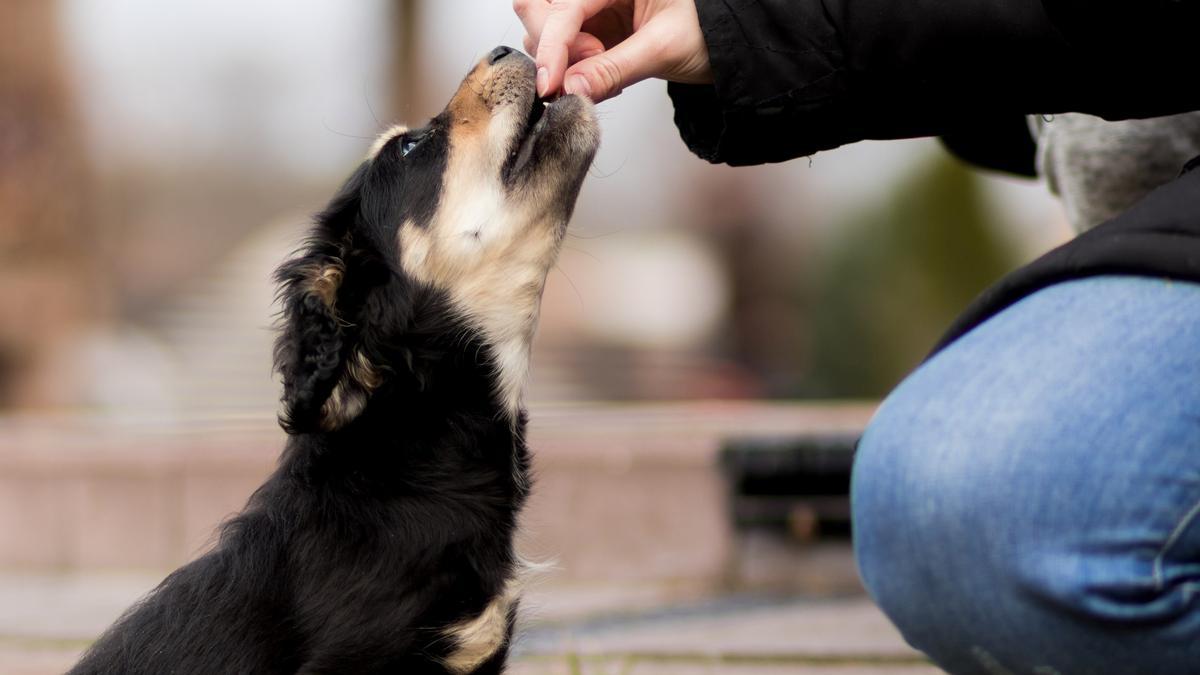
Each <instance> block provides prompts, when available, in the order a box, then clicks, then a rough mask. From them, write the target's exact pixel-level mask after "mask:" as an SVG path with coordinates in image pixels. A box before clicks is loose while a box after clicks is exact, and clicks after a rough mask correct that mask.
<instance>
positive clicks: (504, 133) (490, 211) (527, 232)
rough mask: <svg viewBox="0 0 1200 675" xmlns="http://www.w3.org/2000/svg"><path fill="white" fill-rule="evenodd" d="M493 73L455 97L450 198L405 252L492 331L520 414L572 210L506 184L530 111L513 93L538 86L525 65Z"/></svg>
mask: <svg viewBox="0 0 1200 675" xmlns="http://www.w3.org/2000/svg"><path fill="white" fill-rule="evenodd" d="M487 72H489V71H488V69H486V68H482V67H480V68H477V69H476V70H475V71H474V72H472V74H471V75H469V76H468V77H467V79H466V80H464V82H463V85H462V86H461V87H460V88H459V91H458V93H457V94H455V96H454V99H453V100H452V101H451V102H450V105H449V107H448V110H449V111H450V113H451V115H450V129H449V137H450V154H449V157H448V158H447V167H446V174H445V179H444V183H443V194H442V200H441V204H442V206H441V208H440V209H439V211H438V213H437V214H436V215H435V217H434V219H433V221H432V222H431V223H428V224H422V225H420V226H418V225H417V224H415V223H406V224H405V225H404V226H403V227H402V228H401V231H400V250H401V256H402V262H403V265H404V268H405V270H407V271H408V272H409V273H410V274H412V275H413V276H415V277H416V278H417V279H419V280H421V281H424V282H426V283H429V284H430V285H433V286H435V287H438V288H443V289H445V290H447V291H448V292H449V293H450V296H451V298H452V299H453V301H454V304H455V306H456V307H457V308H458V310H459V311H461V312H462V313H463V315H464V316H465V317H466V318H467V319H468V320H470V321H472V322H473V323H475V324H476V325H477V326H478V327H479V328H480V329H481V330H482V332H483V333H484V335H486V336H487V338H488V340H489V342H490V343H491V344H492V347H493V353H494V357H495V361H496V363H495V365H496V369H497V372H498V375H499V385H498V389H499V391H498V394H499V396H500V398H501V399H502V400H503V401H504V403H505V406H506V407H507V408H508V409H509V411H510V412H511V413H513V415H514V417H515V415H516V412H517V410H518V409H519V408H520V398H521V390H522V388H523V386H524V381H525V379H526V375H527V372H528V364H529V348H530V343H531V341H532V339H533V333H534V330H535V328H536V326H537V319H538V311H539V306H540V303H541V295H542V289H543V288H544V286H545V282H546V275H547V274H548V272H549V270H550V268H551V266H552V265H553V264H554V260H555V259H556V257H557V255H558V249H559V243H560V242H559V232H560V231H561V229H562V226H563V225H564V223H563V222H562V220H563V218H565V217H566V214H561V215H552V214H551V213H548V212H547V211H548V209H547V206H546V204H545V203H544V201H548V200H539V199H537V197H540V196H541V195H523V196H522V198H520V199H516V198H514V195H513V194H511V192H510V191H507V190H506V189H505V187H504V185H503V184H502V183H501V178H500V167H501V165H503V163H504V161H505V159H506V158H507V153H508V151H509V150H510V148H511V139H512V137H513V134H514V133H515V132H516V130H517V128H518V126H520V125H523V124H524V121H525V116H526V115H527V110H525V109H522V108H520V107H519V106H514V105H506V104H507V103H510V102H511V100H512V99H513V97H514V95H513V94H511V93H507V92H511V90H513V88H514V87H520V86H532V85H531V84H528V83H523V82H524V81H522V80H520V79H517V75H518V74H517V73H509V74H508V75H494V74H493V75H489V76H487V77H485V76H484V73H487ZM550 178H551V179H554V180H561V179H560V178H559V177H558V176H552V177H550ZM529 197H534V198H532V199H530V198H529Z"/></svg>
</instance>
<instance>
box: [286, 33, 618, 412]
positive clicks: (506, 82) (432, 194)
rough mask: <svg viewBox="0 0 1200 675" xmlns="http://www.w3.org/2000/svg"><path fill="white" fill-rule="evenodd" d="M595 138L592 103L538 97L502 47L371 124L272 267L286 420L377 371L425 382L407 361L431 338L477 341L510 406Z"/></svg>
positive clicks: (416, 361)
mask: <svg viewBox="0 0 1200 675" xmlns="http://www.w3.org/2000/svg"><path fill="white" fill-rule="evenodd" d="M598 143H599V131H598V127H597V124H596V119H595V115H594V112H593V110H592V106H591V104H590V103H589V102H587V101H586V100H584V99H580V98H577V97H574V96H565V97H563V98H560V99H558V100H557V101H554V102H553V103H550V104H543V102H541V101H539V100H538V97H537V94H536V90H535V69H534V65H533V62H532V61H530V60H529V58H528V57H526V56H524V55H523V54H520V53H518V52H515V51H513V50H511V49H508V48H505V47H499V48H497V49H495V50H494V51H492V53H491V54H489V55H488V56H487V57H486V58H484V59H483V60H482V61H481V62H480V63H479V64H477V65H476V66H475V68H474V69H472V71H471V72H470V73H469V74H468V75H467V77H466V79H464V80H463V83H462V85H461V86H460V87H459V88H458V91H457V93H455V95H454V97H453V98H452V99H451V101H450V104H449V105H448V106H446V109H445V110H444V111H443V112H442V113H441V114H440V115H438V116H437V117H435V118H433V119H432V120H431V121H430V122H429V124H427V125H426V126H424V127H421V128H419V129H407V128H403V127H396V128H394V129H392V130H390V131H388V132H386V133H384V134H383V135H382V136H380V137H379V139H378V140H377V141H376V143H375V144H374V146H373V147H372V148H371V151H370V153H369V155H368V156H367V158H366V160H365V161H364V162H363V163H362V165H361V166H359V167H358V169H357V170H356V171H355V172H354V174H353V176H351V178H350V179H349V180H348V181H347V182H346V184H345V185H344V186H343V187H342V188H341V190H340V192H339V193H338V194H337V196H336V197H334V199H333V200H332V202H331V203H330V204H329V206H328V207H327V208H326V210H325V211H324V212H323V213H322V214H321V215H320V216H319V217H318V219H317V224H316V226H315V228H314V230H313V232H312V235H311V237H310V239H309V241H308V244H307V245H306V246H305V248H304V249H303V250H302V251H301V252H300V253H299V255H298V256H297V257H295V258H294V259H292V260H290V261H289V262H287V263H285V264H284V265H283V267H281V268H280V270H279V272H278V274H277V276H278V280H279V282H280V284H281V291H280V293H281V298H282V303H283V327H282V329H283V332H282V334H281V335H280V337H279V340H278V342H277V345H276V357H275V360H276V368H277V369H278V370H279V372H280V374H281V375H282V379H283V387H284V392H283V404H284V410H283V416H282V420H283V422H284V425H285V428H287V429H289V431H305V430H316V429H325V430H331V429H336V428H339V427H341V426H343V425H344V424H346V423H347V422H349V421H350V420H352V419H353V418H354V417H355V416H357V415H358V414H359V413H360V412H361V411H362V410H363V408H364V407H365V406H366V404H367V401H368V400H369V399H370V397H371V395H372V392H374V391H375V390H376V389H378V388H380V387H381V386H384V385H385V383H387V382H388V380H389V378H393V377H399V378H401V379H404V378H409V379H407V380H406V381H411V382H412V383H414V384H415V385H416V386H423V383H422V382H421V380H422V370H423V365H422V364H421V361H422V359H424V358H437V355H436V352H437V350H436V349H432V348H431V347H430V344H431V342H437V341H438V340H439V339H442V338H446V339H453V340H457V341H458V342H459V343H460V344H464V345H465V344H473V345H474V347H472V348H473V349H474V350H475V351H476V352H479V351H481V350H482V351H483V352H484V358H485V359H486V362H487V364H488V366H489V368H490V371H491V372H492V376H493V378H494V382H493V387H492V390H493V391H492V395H493V396H494V400H495V401H496V403H497V404H498V405H500V406H502V407H503V408H504V409H505V410H507V411H508V412H509V413H512V414H515V413H516V411H517V409H518V406H519V396H520V390H521V387H522V383H523V379H524V374H525V370H526V367H527V363H528V352H529V344H530V341H531V339H532V336H533V330H534V327H535V325H536V322H537V316H538V309H539V304H540V300H541V294H542V288H543V286H544V283H545V279H546V275H547V273H548V271H549V270H550V268H551V266H552V265H553V264H554V262H555V259H556V258H557V255H558V250H559V245H560V242H561V239H562V236H563V233H564V231H565V229H566V224H567V220H568V219H569V218H570V215H571V211H572V209H573V207H574V203H575V199H576V196H577V195H578V192H579V187H580V184H581V183H582V181H583V177H584V175H585V174H586V172H587V169H588V167H589V165H590V164H591V160H592V157H593V156H594V154H595V151H596V147H597V145H598ZM439 333H446V334H447V335H439ZM451 333H453V334H451ZM402 371H409V372H407V373H404V372H402Z"/></svg>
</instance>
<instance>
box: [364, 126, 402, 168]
mask: <svg viewBox="0 0 1200 675" xmlns="http://www.w3.org/2000/svg"><path fill="white" fill-rule="evenodd" d="M407 132H408V127H406V126H404V125H403V124H396V125H393V126H392V127H391V128H390V129H388V130H387V131H385V132H383V133H382V134H379V137H378V138H376V139H375V142H374V143H372V144H371V149H370V150H368V151H367V159H368V160H371V159H375V156H376V155H378V154H379V151H380V150H382V149H383V146H385V145H387V142H388V141H390V140H392V139H393V138H395V137H397V136H400V135H403V134H405V133H407Z"/></svg>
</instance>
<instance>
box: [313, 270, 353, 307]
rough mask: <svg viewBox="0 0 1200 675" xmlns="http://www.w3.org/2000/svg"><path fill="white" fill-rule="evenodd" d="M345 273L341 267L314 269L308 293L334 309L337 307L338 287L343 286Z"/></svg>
mask: <svg viewBox="0 0 1200 675" xmlns="http://www.w3.org/2000/svg"><path fill="white" fill-rule="evenodd" d="M344 273H345V270H344V269H343V268H342V266H341V265H325V266H323V267H318V268H316V269H314V270H313V272H312V274H311V275H310V276H309V282H308V292H309V293H312V294H313V295H315V296H317V297H318V298H320V299H321V302H323V303H325V306H326V307H329V308H331V309H332V308H333V307H335V306H336V305H337V292H338V287H339V286H341V285H342V275H343V274H344Z"/></svg>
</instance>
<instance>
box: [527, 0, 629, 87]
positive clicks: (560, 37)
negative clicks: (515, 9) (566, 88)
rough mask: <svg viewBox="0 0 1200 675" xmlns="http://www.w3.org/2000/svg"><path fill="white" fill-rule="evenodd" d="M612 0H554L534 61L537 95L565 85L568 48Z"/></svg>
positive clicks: (548, 12)
mask: <svg viewBox="0 0 1200 675" xmlns="http://www.w3.org/2000/svg"><path fill="white" fill-rule="evenodd" d="M612 2H613V0H554V1H553V2H551V3H550V8H549V10H548V11H547V12H546V22H545V23H544V24H543V25H542V36H541V39H540V40H539V41H538V47H537V55H536V56H535V59H534V60H535V62H536V63H537V67H538V95H539V96H545V95H547V94H549V93H550V92H552V91H558V90H559V89H561V88H562V81H563V74H564V73H566V71H567V59H568V54H567V48H568V46H569V45H570V44H571V42H572V41H573V40H574V39H575V36H576V35H578V34H579V30H580V29H581V28H582V27H583V22H584V21H586V20H587V19H588V18H589V17H591V16H593V15H595V14H596V13H597V12H599V11H600V10H602V9H604V8H606V7H608V6H609V5H611V4H612Z"/></svg>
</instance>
